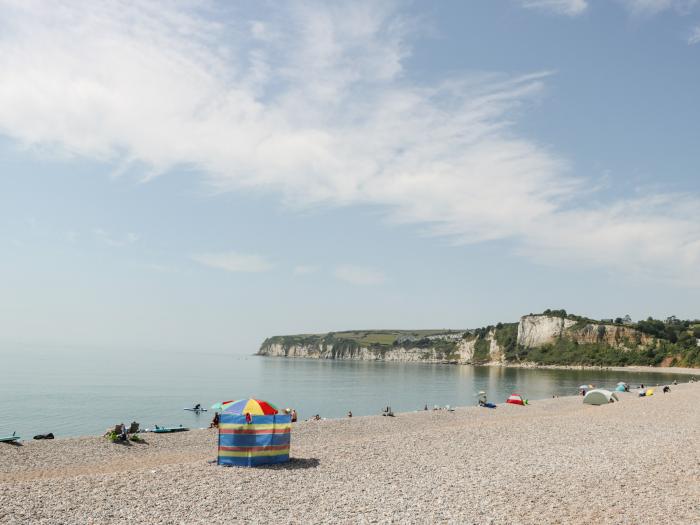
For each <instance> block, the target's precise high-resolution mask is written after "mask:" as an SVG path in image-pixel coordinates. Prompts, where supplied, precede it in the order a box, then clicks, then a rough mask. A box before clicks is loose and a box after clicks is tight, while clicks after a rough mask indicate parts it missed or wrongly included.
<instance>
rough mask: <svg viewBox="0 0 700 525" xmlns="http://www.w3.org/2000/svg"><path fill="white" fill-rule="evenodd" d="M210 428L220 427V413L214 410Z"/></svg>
mask: <svg viewBox="0 0 700 525" xmlns="http://www.w3.org/2000/svg"><path fill="white" fill-rule="evenodd" d="M209 428H219V413H218V412H214V419H212V420H211V424H210V425H209Z"/></svg>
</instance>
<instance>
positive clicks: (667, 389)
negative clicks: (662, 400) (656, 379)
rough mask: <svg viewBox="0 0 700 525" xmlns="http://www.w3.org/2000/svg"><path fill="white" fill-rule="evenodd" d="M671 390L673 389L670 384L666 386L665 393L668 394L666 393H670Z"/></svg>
mask: <svg viewBox="0 0 700 525" xmlns="http://www.w3.org/2000/svg"><path fill="white" fill-rule="evenodd" d="M670 391H671V387H670V386H668V385H666V386H665V387H664V394H666V393H668V392H670Z"/></svg>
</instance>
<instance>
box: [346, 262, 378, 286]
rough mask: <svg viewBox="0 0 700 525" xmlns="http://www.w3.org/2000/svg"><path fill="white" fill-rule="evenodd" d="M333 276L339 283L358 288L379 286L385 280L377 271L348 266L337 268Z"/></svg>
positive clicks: (364, 267) (363, 267)
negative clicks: (346, 283)
mask: <svg viewBox="0 0 700 525" xmlns="http://www.w3.org/2000/svg"><path fill="white" fill-rule="evenodd" d="M334 274H335V276H336V277H337V278H338V279H340V280H341V281H345V282H348V283H350V284H356V285H360V286H374V285H379V284H382V283H384V281H385V280H386V278H385V276H384V274H383V273H382V272H381V271H379V270H376V269H374V268H368V267H366V266H354V265H350V264H346V265H342V266H338V267H337V268H336V269H335V271H334Z"/></svg>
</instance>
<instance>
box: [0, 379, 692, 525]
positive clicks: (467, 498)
mask: <svg viewBox="0 0 700 525" xmlns="http://www.w3.org/2000/svg"><path fill="white" fill-rule="evenodd" d="M145 438H146V440H147V441H148V444H133V445H131V446H124V445H119V444H112V443H109V442H107V441H106V440H104V439H102V438H96V437H86V438H68V439H59V440H55V441H44V442H41V441H39V442H31V441H29V442H25V443H24V444H23V445H22V446H12V445H5V444H0V523H127V522H131V523H225V522H226V523H230V522H234V523H390V522H395V523H503V524H514V523H533V524H534V523H538V524H542V523H566V524H571V523H581V524H583V523H585V524H598V523H615V524H618V523H629V524H647V523H648V524H669V523H672V524H676V523H686V524H691V523H694V524H697V523H700V383H694V384H682V385H678V386H675V387H672V392H671V393H670V394H665V395H664V394H662V393H661V392H660V391H657V395H654V396H653V397H649V398H639V397H636V395H635V394H623V395H622V397H621V401H620V402H619V403H615V404H611V405H606V406H601V407H593V406H587V405H583V404H582V400H581V398H580V397H567V398H558V399H547V400H542V401H533V402H532V404H531V405H530V406H526V407H521V406H513V405H500V406H499V407H498V408H497V409H495V410H489V409H484V408H477V407H472V408H461V409H457V411H456V412H446V411H438V412H433V411H429V412H417V413H409V414H399V415H398V416H397V417H395V418H387V417H381V416H373V417H356V418H352V419H344V420H327V421H319V422H305V423H298V424H296V425H295V427H294V430H293V435H292V455H293V457H294V459H293V461H291V462H290V463H288V464H286V465H280V466H274V467H265V468H257V469H246V468H225V467H218V466H216V465H215V464H213V463H212V460H214V458H215V455H216V432H215V431H210V430H198V431H191V432H186V433H181V434H171V435H153V434H146V435H145Z"/></svg>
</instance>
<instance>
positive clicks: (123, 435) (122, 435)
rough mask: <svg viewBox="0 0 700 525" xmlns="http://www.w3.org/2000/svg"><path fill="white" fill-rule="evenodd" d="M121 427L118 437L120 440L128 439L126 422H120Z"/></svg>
mask: <svg viewBox="0 0 700 525" xmlns="http://www.w3.org/2000/svg"><path fill="white" fill-rule="evenodd" d="M119 426H120V427H121V429H120V431H119V432H118V436H117V439H119V441H126V439H127V435H126V425H125V424H124V423H120V425H119Z"/></svg>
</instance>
